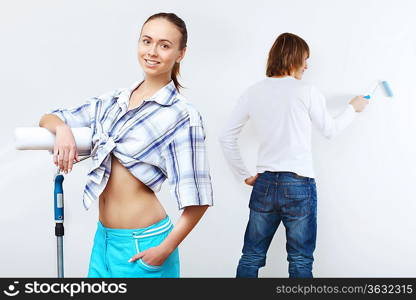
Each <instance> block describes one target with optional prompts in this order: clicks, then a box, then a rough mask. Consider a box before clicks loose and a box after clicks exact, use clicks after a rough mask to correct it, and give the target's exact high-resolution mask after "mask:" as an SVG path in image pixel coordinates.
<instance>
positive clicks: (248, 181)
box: [244, 173, 259, 186]
mask: <svg viewBox="0 0 416 300" xmlns="http://www.w3.org/2000/svg"><path fill="white" fill-rule="evenodd" d="M257 177H259V174H258V173H257V174H256V175H255V176H251V177H249V178H246V179H245V180H244V182H245V183H246V184H248V185H251V186H253V185H254V183H255V182H256V179H257Z"/></svg>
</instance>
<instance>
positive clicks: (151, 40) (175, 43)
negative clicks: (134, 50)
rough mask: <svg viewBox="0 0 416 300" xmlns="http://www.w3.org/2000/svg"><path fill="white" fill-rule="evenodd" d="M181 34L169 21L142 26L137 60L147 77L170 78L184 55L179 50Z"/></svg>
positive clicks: (156, 21) (182, 51)
mask: <svg viewBox="0 0 416 300" xmlns="http://www.w3.org/2000/svg"><path fill="white" fill-rule="evenodd" d="M181 37H182V35H181V33H180V31H179V30H178V29H177V28H176V26H175V25H174V24H172V23H170V22H169V21H167V20H165V19H162V18H158V19H154V20H150V21H149V22H147V23H146V24H145V25H143V28H142V32H141V35H140V41H139V47H138V60H139V63H140V65H141V66H142V68H143V70H144V72H145V74H146V75H147V76H160V75H166V76H167V77H169V78H170V75H171V71H172V68H173V66H174V65H175V63H176V62H180V61H181V60H182V58H183V57H184V55H185V51H186V48H184V49H182V50H180V49H179V46H180V41H181Z"/></svg>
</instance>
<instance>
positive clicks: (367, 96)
mask: <svg viewBox="0 0 416 300" xmlns="http://www.w3.org/2000/svg"><path fill="white" fill-rule="evenodd" d="M363 98H365V99H370V98H371V96H370V95H366V96H364V97H363Z"/></svg>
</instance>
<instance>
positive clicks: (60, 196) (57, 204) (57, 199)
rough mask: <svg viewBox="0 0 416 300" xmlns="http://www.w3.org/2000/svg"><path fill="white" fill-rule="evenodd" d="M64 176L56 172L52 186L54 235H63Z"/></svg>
mask: <svg viewBox="0 0 416 300" xmlns="http://www.w3.org/2000/svg"><path fill="white" fill-rule="evenodd" d="M63 181H64V176H62V175H60V174H58V175H56V176H55V188H54V199H53V200H54V214H55V235H56V236H63V235H64V225H63V223H64V190H63V187H62V183H63Z"/></svg>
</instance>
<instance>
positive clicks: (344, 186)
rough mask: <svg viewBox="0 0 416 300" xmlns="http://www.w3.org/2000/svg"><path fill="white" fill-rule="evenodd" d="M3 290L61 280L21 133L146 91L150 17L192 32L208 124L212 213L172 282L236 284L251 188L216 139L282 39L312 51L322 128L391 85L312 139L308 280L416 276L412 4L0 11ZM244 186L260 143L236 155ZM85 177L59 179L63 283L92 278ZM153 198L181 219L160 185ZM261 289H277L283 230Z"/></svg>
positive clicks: (185, 71)
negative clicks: (137, 89) (344, 123)
mask: <svg viewBox="0 0 416 300" xmlns="http://www.w3.org/2000/svg"><path fill="white" fill-rule="evenodd" d="M0 3H1V4H0V37H1V48H0V66H1V68H0V87H1V94H2V97H1V103H2V105H1V118H0V133H1V136H0V137H1V147H0V170H1V175H0V176H1V180H0V191H1V202H0V234H1V247H0V276H3V277H5V276H10V277H23V276H33V277H37V276H42V277H54V276H56V240H55V236H54V221H53V182H52V179H53V173H54V171H55V168H54V165H53V164H52V156H51V155H50V154H49V153H48V152H47V151H17V150H14V148H13V147H14V146H13V130H14V128H16V127H23V126H37V125H38V122H39V120H40V118H41V116H42V115H43V113H45V112H46V111H48V110H50V109H54V108H58V107H65V108H69V107H73V106H77V105H81V104H82V103H83V102H84V101H85V100H86V99H87V98H88V97H90V96H97V95H100V94H102V93H104V92H107V91H110V90H112V89H115V88H120V87H126V86H128V85H130V84H131V83H132V82H134V81H135V80H137V79H140V78H142V71H141V69H140V67H139V65H138V63H137V59H136V50H137V40H138V35H139V30H140V27H141V25H142V23H143V22H144V21H145V20H146V18H147V17H149V16H150V15H152V14H154V13H157V12H161V11H164V12H175V13H176V14H178V15H179V16H180V17H182V18H183V19H184V20H185V22H186V24H187V27H188V33H189V43H188V51H187V55H186V57H185V59H184V61H183V63H182V65H181V75H182V77H181V79H180V81H181V83H183V85H184V86H185V87H186V89H184V90H183V94H184V95H185V96H186V97H187V98H188V100H189V101H190V102H192V103H193V104H194V105H195V106H196V107H197V108H198V110H199V111H200V112H201V113H202V115H203V117H204V122H205V127H206V131H207V136H208V137H207V147H208V153H209V160H210V165H211V175H212V179H213V187H214V196H215V199H214V201H215V206H214V207H212V208H210V209H209V210H208V211H207V213H206V215H205V216H204V217H203V219H202V220H201V222H200V223H199V224H198V226H197V227H196V228H195V229H194V230H193V231H192V232H191V234H190V235H189V236H188V237H187V238H186V240H185V241H184V242H183V243H182V244H181V246H180V255H181V263H182V265H181V268H182V276H183V277H233V276H234V275H235V269H236V266H237V262H238V259H239V257H240V254H241V248H242V242H243V235H244V230H245V226H246V223H247V220H248V212H249V210H248V200H249V196H250V191H251V188H250V187H248V186H246V185H244V184H243V183H241V182H237V181H236V180H235V179H234V177H232V174H231V172H230V170H229V169H228V166H227V165H225V161H224V158H223V156H222V152H221V149H220V146H219V143H218V140H217V137H218V136H219V133H220V130H221V127H222V126H223V124H224V122H225V121H226V119H227V117H228V115H229V113H230V112H231V110H232V108H233V106H234V105H235V102H236V99H237V97H238V96H239V95H240V94H241V93H242V92H243V91H244V90H245V89H246V88H247V87H248V86H249V85H250V84H252V83H254V82H256V81H258V80H261V79H262V78H264V76H265V75H264V73H265V64H266V59H267V54H268V51H269V49H270V47H271V45H272V44H273V42H274V40H275V38H276V37H277V36H278V35H279V34H280V33H283V32H292V33H295V34H298V35H300V36H301V37H303V38H304V39H305V40H306V41H307V42H308V43H309V46H310V48H311V56H310V59H309V69H308V70H307V71H306V73H305V76H304V79H303V80H305V81H307V82H310V83H312V84H314V85H316V86H317V87H318V88H319V89H320V90H321V91H322V92H323V93H324V94H325V95H326V97H327V104H328V108H329V110H330V112H331V114H332V115H334V116H335V115H336V114H337V113H339V112H340V111H341V110H343V109H344V107H345V105H346V104H347V103H348V102H349V100H350V99H351V98H352V97H353V96H355V95H358V94H363V93H364V92H365V91H366V90H367V89H368V88H369V87H370V86H371V85H372V84H373V83H374V82H375V81H376V80H387V81H389V83H390V84H391V87H392V89H393V92H394V94H395V97H394V98H393V99H390V98H386V97H384V96H383V94H382V92H381V90H378V92H377V93H376V95H375V98H374V99H373V100H371V101H370V102H371V103H370V105H368V107H367V110H366V111H365V112H363V113H361V114H360V115H359V116H358V117H357V119H356V120H355V121H354V123H353V124H352V125H350V127H348V128H347V129H346V130H345V131H344V132H342V133H341V135H339V136H338V137H336V138H335V139H333V140H330V141H329V140H326V139H325V138H323V137H322V136H320V135H319V134H318V133H317V132H316V131H315V132H314V135H313V141H312V143H313V149H314V150H313V155H314V160H315V170H316V181H317V187H318V239H317V249H316V251H315V263H314V275H315V276H316V277H372V276H374V277H410V276H411V277H414V276H416V258H415V256H414V249H415V248H416V239H415V232H416V218H415V211H416V202H415V196H414V194H415V179H416V174H415V171H414V170H415V166H416V156H415V151H416V142H415V140H416V138H415V132H416V118H415V117H414V116H415V113H416V104H415V100H416V99H415V97H416V85H415V83H414V82H415V78H414V70H415V68H416V34H415V28H416V19H415V18H414V12H415V11H416V5H415V3H414V1H411V0H409V1H404V0H398V1H390V0H386V1H380V0H377V1H376V0H373V1H370V0H359V1H358V0H353V1H351V0H349V1H329V0H327V1H324V0H318V1H317V0H315V1H306V0H304V1H300V0H297V1H276V0H273V1H261V0H257V1H205V2H199V1H198V2H192V1H175V0H170V1H150V2H149V1H133V0H130V1H115V0H114V1H102V0H99V1H98V0H95V1H80V0H77V1H56V0H54V1H41V0H38V1H29V0H26V1H22V0H13V1H4V0H2V1H1V2H0ZM240 145H241V147H242V153H243V156H244V158H245V161H246V164H247V165H248V166H249V167H250V170H251V171H252V172H253V174H254V173H255V164H256V149H257V144H256V134H255V132H254V130H253V128H252V127H251V125H250V124H248V125H247V126H246V128H244V130H243V132H242V137H241V140H240ZM87 170H88V162H83V163H80V165H78V166H76V167H75V168H74V170H73V172H72V173H71V174H69V175H67V176H65V181H64V190H65V230H66V231H65V238H64V247H65V250H64V255H65V275H66V276H67V277H84V276H86V275H87V270H88V263H89V256H90V253H91V247H92V241H93V235H94V233H95V230H96V225H97V220H98V203H95V204H94V205H93V206H92V208H91V209H90V210H89V211H85V210H84V208H83V206H82V200H81V195H82V190H83V187H84V184H85V180H86V177H85V175H86V172H87ZM158 197H159V198H160V200H161V201H162V203H163V205H164V206H165V208H166V210H167V212H168V214H169V215H170V216H171V218H172V219H173V220H177V218H178V217H179V213H180V212H179V211H178V209H177V207H176V203H175V201H174V200H173V198H172V197H171V196H170V194H169V192H168V183H167V182H165V184H164V186H163V189H162V191H161V192H160V193H159V194H158ZM260 276H262V277H286V276H287V261H286V250H285V236H284V227H280V228H279V230H278V232H277V233H276V236H275V239H274V240H273V242H272V245H271V246H270V249H269V253H268V257H267V266H266V267H265V268H263V269H261V270H260Z"/></svg>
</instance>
